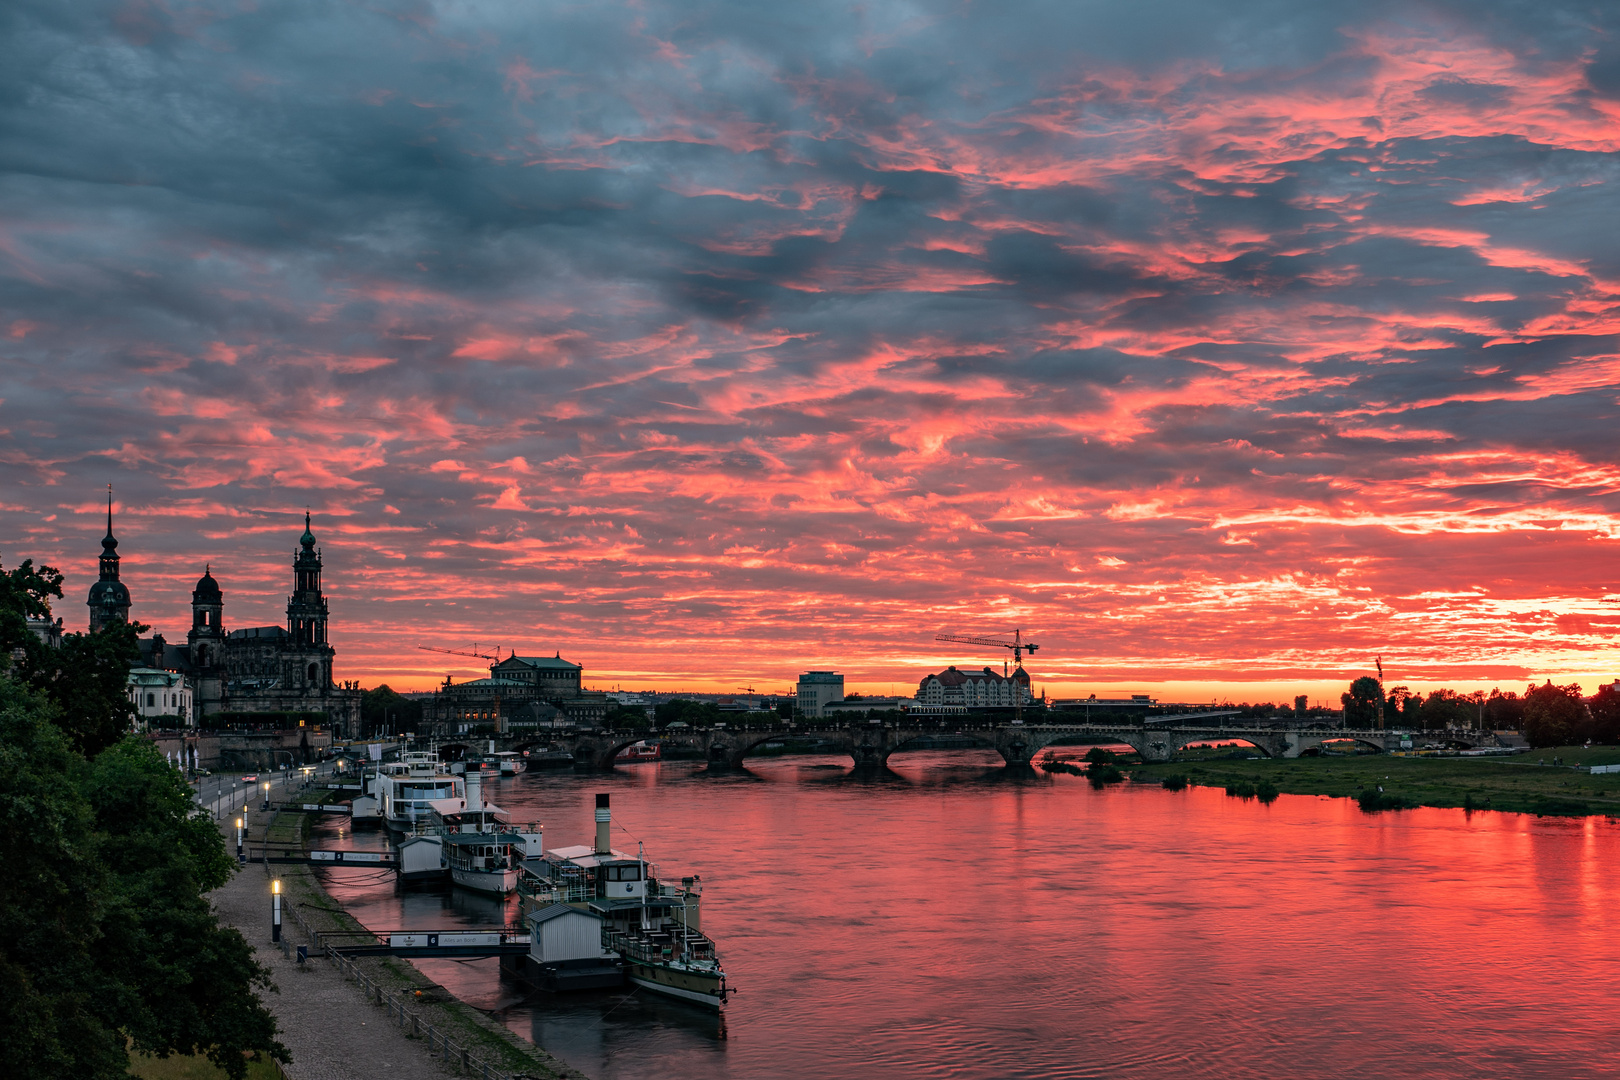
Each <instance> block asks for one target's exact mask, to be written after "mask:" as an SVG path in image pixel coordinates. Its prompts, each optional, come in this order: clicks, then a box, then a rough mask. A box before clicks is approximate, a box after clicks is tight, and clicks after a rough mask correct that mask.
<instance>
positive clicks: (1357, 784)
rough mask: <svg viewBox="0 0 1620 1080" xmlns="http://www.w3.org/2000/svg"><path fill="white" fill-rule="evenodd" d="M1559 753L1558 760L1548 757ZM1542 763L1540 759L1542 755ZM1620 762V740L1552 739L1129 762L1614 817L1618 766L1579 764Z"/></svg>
mask: <svg viewBox="0 0 1620 1080" xmlns="http://www.w3.org/2000/svg"><path fill="white" fill-rule="evenodd" d="M1555 758H1559V759H1562V761H1563V763H1564V764H1563V765H1562V766H1555V765H1553V764H1552V762H1553V760H1554V759H1555ZM1543 760H1544V761H1545V762H1546V764H1545V765H1542V764H1539V762H1541V761H1543ZM1608 764H1620V748H1616V747H1594V748H1592V749H1590V750H1586V749H1583V748H1581V747H1567V746H1566V747H1555V748H1553V749H1548V750H1535V751H1532V752H1531V753H1528V754H1519V755H1516V756H1514V757H1505V758H1456V757H1444V758H1442V757H1394V756H1392V755H1388V754H1370V755H1366V756H1361V757H1306V758H1286V759H1283V758H1272V759H1267V758H1257V759H1249V760H1242V759H1234V758H1230V757H1212V758H1205V759H1203V760H1191V761H1176V762H1171V763H1168V764H1151V765H1150V764H1142V765H1131V766H1129V770H1130V773H1131V777H1132V779H1134V780H1137V781H1143V780H1147V781H1160V780H1163V779H1164V778H1165V777H1167V776H1170V777H1173V776H1185V777H1186V778H1187V780H1188V782H1189V783H1193V784H1197V785H1200V786H1202V787H1220V788H1234V789H1238V790H1243V789H1244V788H1245V787H1256V786H1258V785H1260V784H1270V785H1271V786H1272V787H1274V788H1275V789H1276V790H1277V791H1279V792H1282V793H1283V794H1287V795H1327V796H1331V797H1334V798H1343V799H1355V798H1359V797H1361V796H1362V795H1363V793H1364V792H1367V791H1369V790H1371V791H1373V792H1376V791H1377V789H1378V788H1379V787H1380V786H1381V787H1382V788H1383V789H1384V792H1383V794H1384V796H1385V799H1384V802H1385V803H1386V804H1396V805H1411V806H1440V807H1461V808H1464V809H1473V810H1502V811H1507V812H1510V813H1520V814H1562V815H1587V814H1606V815H1609V816H1617V817H1620V773H1616V774H1603V775H1597V776H1593V775H1592V774H1590V773H1588V772H1587V771H1586V770H1585V768H1584V766H1587V765H1608Z"/></svg>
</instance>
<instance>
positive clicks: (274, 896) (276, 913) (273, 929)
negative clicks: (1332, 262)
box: [270, 878, 281, 945]
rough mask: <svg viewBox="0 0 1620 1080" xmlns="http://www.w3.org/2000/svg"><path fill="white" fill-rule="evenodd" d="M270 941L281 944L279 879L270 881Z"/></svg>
mask: <svg viewBox="0 0 1620 1080" xmlns="http://www.w3.org/2000/svg"><path fill="white" fill-rule="evenodd" d="M270 942H271V944H275V945H279V944H281V879H280V878H277V879H276V880H275V881H272V882H271V883H270Z"/></svg>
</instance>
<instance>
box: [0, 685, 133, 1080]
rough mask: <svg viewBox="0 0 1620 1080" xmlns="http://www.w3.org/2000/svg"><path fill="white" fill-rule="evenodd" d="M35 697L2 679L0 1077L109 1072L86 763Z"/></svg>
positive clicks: (116, 1062) (120, 1060)
mask: <svg viewBox="0 0 1620 1080" xmlns="http://www.w3.org/2000/svg"><path fill="white" fill-rule="evenodd" d="M53 719H54V717H53V710H52V708H51V706H50V705H49V704H48V703H47V702H46V700H45V698H44V695H42V694H38V693H36V692H32V691H29V690H27V689H26V688H25V687H23V686H22V685H21V684H19V683H18V682H16V681H15V680H12V679H9V678H4V677H0V860H3V865H4V866H5V868H6V872H5V873H4V874H0V1076H7V1077H61V1076H73V1077H92V1078H100V1077H114V1076H120V1075H122V1074H123V1073H125V1071H126V1069H127V1068H128V1062H129V1056H128V1054H127V1053H126V1052H125V1051H124V1044H123V1039H122V1038H121V1037H120V1036H119V1035H118V1033H117V1032H116V1031H115V1030H114V1029H113V1028H111V1027H109V1026H108V1025H107V1024H106V1023H105V1022H104V1020H103V1018H102V1015H101V1008H100V1005H101V1001H100V995H99V994H98V993H97V992H96V988H97V984H98V982H99V976H98V973H97V971H96V962H95V957H94V955H93V950H94V948H95V946H96V944H97V943H98V941H99V940H100V937H101V924H102V920H103V918H104V917H105V913H106V906H107V897H108V892H109V886H110V880H109V875H108V873H107V870H106V867H104V866H103V865H101V863H100V862H98V861H97V859H96V844H95V840H94V837H93V835H92V824H91V819H92V816H91V812H90V807H89V805H88V804H87V803H86V802H85V801H84V799H83V798H82V797H81V796H80V794H79V784H80V779H81V776H82V774H83V772H84V770H85V763H84V759H83V758H81V757H80V756H79V755H77V754H75V753H74V752H73V751H72V749H71V748H70V747H69V745H68V741H67V738H66V736H64V735H63V734H62V731H61V729H60V728H58V727H57V726H56V724H55V723H53V722H52V720H53Z"/></svg>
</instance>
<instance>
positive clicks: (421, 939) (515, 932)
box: [315, 926, 529, 957]
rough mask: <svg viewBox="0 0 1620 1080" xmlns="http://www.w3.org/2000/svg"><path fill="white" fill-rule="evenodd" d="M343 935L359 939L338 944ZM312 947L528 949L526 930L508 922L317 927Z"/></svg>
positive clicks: (385, 951)
mask: <svg viewBox="0 0 1620 1080" xmlns="http://www.w3.org/2000/svg"><path fill="white" fill-rule="evenodd" d="M344 938H359V939H361V940H359V941H357V942H355V943H353V944H338V940H341V939H344ZM334 939H338V940H334ZM315 947H316V948H317V949H321V948H325V949H329V950H331V951H332V952H334V953H336V954H338V955H339V956H407V957H409V956H445V957H452V956H453V957H475V956H523V955H526V954H527V953H528V951H529V933H528V931H526V930H519V929H516V928H514V927H510V926H504V927H498V928H495V929H488V930H476V929H465V930H458V929H455V928H449V929H437V930H317V931H316V932H315Z"/></svg>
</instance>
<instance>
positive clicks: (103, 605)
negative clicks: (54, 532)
mask: <svg viewBox="0 0 1620 1080" xmlns="http://www.w3.org/2000/svg"><path fill="white" fill-rule="evenodd" d="M112 514H113V492H112V485H111V484H108V485H107V535H106V536H103V537H102V538H101V566H100V568H99V569H100V574H99V577H98V580H97V581H96V583H95V584H94V585H92V586H90V598H89V601H88V603H89V605H90V629H91V630H92V631H95V630H99V629H101V628H102V627H103V626H106V625H107V624H108V623H111V622H128V621H129V589H128V588H127V587H126V586H125V585H124V583H123V582H121V581H119V580H118V538H117V537H115V536H114V535H113V528H112Z"/></svg>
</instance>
